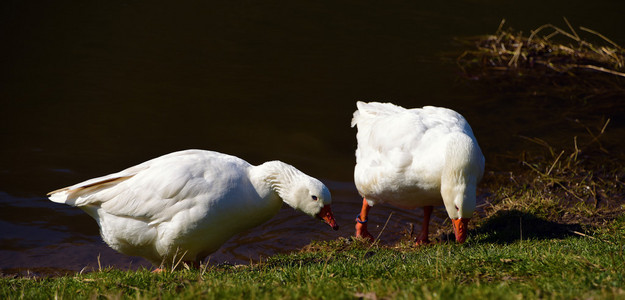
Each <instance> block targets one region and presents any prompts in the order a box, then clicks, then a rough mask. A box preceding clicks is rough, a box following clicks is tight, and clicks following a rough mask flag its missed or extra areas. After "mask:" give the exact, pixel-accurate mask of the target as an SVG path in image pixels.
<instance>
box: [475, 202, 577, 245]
mask: <svg viewBox="0 0 625 300" xmlns="http://www.w3.org/2000/svg"><path fill="white" fill-rule="evenodd" d="M573 231H582V227H581V226H580V225H579V224H560V223H556V222H552V221H547V220H545V219H542V218H540V217H537V216H535V215H533V214H530V213H526V212H522V211H519V210H506V211H499V212H497V213H495V214H494V215H492V216H490V217H489V218H488V220H487V221H486V222H484V223H483V224H482V225H481V226H480V227H479V228H477V229H476V230H474V231H473V232H472V233H469V234H470V235H472V234H473V235H475V236H479V237H480V241H481V242H490V243H502V244H508V243H513V242H516V241H519V240H526V239H562V238H565V237H569V236H577V235H576V234H575V233H573Z"/></svg>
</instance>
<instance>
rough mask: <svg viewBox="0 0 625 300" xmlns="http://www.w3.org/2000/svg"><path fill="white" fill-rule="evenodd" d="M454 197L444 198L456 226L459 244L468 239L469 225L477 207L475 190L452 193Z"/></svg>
mask: <svg viewBox="0 0 625 300" xmlns="http://www.w3.org/2000/svg"><path fill="white" fill-rule="evenodd" d="M452 194H454V196H453V197H443V203H444V204H445V209H446V210H447V214H448V215H449V218H450V219H451V223H452V224H453V226H454V235H455V236H456V241H457V242H458V243H464V241H465V240H466V239H467V232H468V228H467V227H468V225H469V221H470V220H471V216H473V212H474V211H475V206H476V195H475V189H467V190H464V191H463V192H459V193H452Z"/></svg>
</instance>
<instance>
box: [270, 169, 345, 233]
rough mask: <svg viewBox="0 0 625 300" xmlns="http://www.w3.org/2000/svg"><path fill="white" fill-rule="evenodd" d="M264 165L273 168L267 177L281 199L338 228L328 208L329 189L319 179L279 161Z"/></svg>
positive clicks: (329, 201)
mask: <svg viewBox="0 0 625 300" xmlns="http://www.w3.org/2000/svg"><path fill="white" fill-rule="evenodd" d="M265 165H269V166H271V168H272V169H274V171H273V172H272V175H271V176H269V178H268V179H269V182H270V184H271V186H272V189H273V190H274V191H276V192H277V193H278V195H279V196H280V198H282V201H284V202H285V203H286V204H288V205H289V206H291V207H293V208H294V209H296V210H299V211H302V212H303V213H305V214H307V215H310V216H312V217H316V218H318V219H321V220H323V221H324V222H325V223H326V224H328V225H330V227H332V229H334V230H338V229H339V226H338V225H337V224H336V220H335V219H334V215H332V209H331V208H330V204H331V203H332V196H331V195H330V190H328V188H327V187H326V186H325V185H324V184H323V183H322V182H321V181H319V180H318V179H316V178H313V177H311V176H308V175H306V174H304V173H302V172H301V171H299V170H297V169H296V168H295V167H293V166H290V165H287V164H284V163H281V162H279V161H274V162H271V163H266V164H265Z"/></svg>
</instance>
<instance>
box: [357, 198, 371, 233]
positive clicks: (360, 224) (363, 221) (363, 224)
mask: <svg viewBox="0 0 625 300" xmlns="http://www.w3.org/2000/svg"><path fill="white" fill-rule="evenodd" d="M370 209H371V206H369V204H368V203H367V200H366V199H364V198H363V199H362V210H360V215H358V217H356V237H363V238H366V239H368V240H370V241H371V242H373V236H372V235H371V234H370V233H369V231H368V230H367V221H368V219H369V218H368V215H369V210H370Z"/></svg>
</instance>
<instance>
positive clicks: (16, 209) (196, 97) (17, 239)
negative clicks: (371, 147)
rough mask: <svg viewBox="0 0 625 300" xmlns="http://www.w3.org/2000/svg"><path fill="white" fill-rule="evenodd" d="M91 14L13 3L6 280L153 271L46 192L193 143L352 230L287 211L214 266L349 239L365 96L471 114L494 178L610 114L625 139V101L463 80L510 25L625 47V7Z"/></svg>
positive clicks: (402, 218) (228, 248)
mask: <svg viewBox="0 0 625 300" xmlns="http://www.w3.org/2000/svg"><path fill="white" fill-rule="evenodd" d="M42 2H43V1H42ZM81 2H83V1H48V2H43V3H36V2H34V1H4V2H2V3H1V4H0V38H1V40H2V44H3V46H2V47H0V48H1V49H0V56H1V58H0V62H1V63H2V68H0V101H1V102H0V103H1V110H0V113H1V118H0V138H1V142H0V143H1V144H0V269H5V270H6V269H9V268H43V267H46V268H63V269H70V270H80V269H81V268H83V267H85V266H91V267H94V266H97V264H98V256H100V262H101V263H102V265H114V266H117V267H135V266H138V265H146V263H145V261H143V260H141V259H137V258H130V257H127V256H124V255H120V254H117V253H115V252H114V251H112V250H110V249H109V248H108V247H107V246H106V245H105V244H103V242H102V241H101V240H100V238H99V236H98V228H97V225H96V224H95V222H94V221H93V220H91V219H90V218H89V217H88V216H87V215H86V214H84V213H83V212H82V211H81V210H79V209H75V208H71V207H66V206H63V205H57V204H53V203H51V202H49V201H48V200H47V199H46V198H45V194H46V193H47V192H49V191H51V190H54V189H57V188H60V187H64V186H67V185H70V184H73V183H77V182H79V181H82V180H85V179H88V178H91V177H95V176H100V175H105V174H108V173H111V172H115V171H118V170H120V169H123V168H125V167H128V166H131V165H133V164H137V163H140V162H142V161H145V160H147V159H150V158H153V157H156V156H159V155H162V154H165V153H168V152H172V151H176V150H181V149H188V148H199V149H209V150H215V151H220V152H224V153H229V154H233V155H236V156H239V157H241V158H244V159H246V160H248V161H249V162H250V163H253V164H258V163H262V162H264V161H267V160H273V159H279V160H282V161H285V162H287V163H290V164H293V165H295V166H296V167H297V168H299V169H300V170H302V171H304V172H306V173H308V174H309V175H312V176H314V177H317V178H319V179H321V180H322V181H324V182H325V183H326V184H327V185H328V186H329V187H330V189H331V191H332V193H333V197H334V201H335V203H334V205H333V206H334V207H333V210H334V212H335V216H336V217H337V221H338V222H339V224H340V225H341V230H340V231H338V232H333V231H331V230H330V229H329V228H327V226H324V225H323V224H321V223H319V222H318V221H317V220H313V219H311V218H309V217H307V216H305V215H303V214H301V213H297V212H295V211H293V210H292V209H290V208H284V209H283V210H282V211H281V213H280V214H279V215H278V216H276V217H275V218H273V219H272V220H271V221H269V222H268V223H266V224H264V225H263V226H261V227H259V228H256V229H254V230H252V231H250V232H246V233H243V234H241V235H239V236H237V237H235V238H233V239H232V240H231V241H229V242H228V243H227V244H226V245H224V247H222V249H221V250H220V251H219V252H218V253H216V254H215V255H213V256H211V261H212V262H218V263H220V262H226V261H229V262H236V263H241V262H246V261H249V260H250V259H258V258H259V257H267V256H269V255H271V254H273V253H276V252H287V251H292V250H296V249H298V248H300V247H302V246H303V245H306V244H307V243H309V242H310V241H311V240H325V239H334V238H336V237H338V236H344V237H347V236H350V235H352V234H353V225H354V222H353V219H354V217H355V215H356V214H357V213H358V209H359V207H360V204H361V202H360V201H361V200H360V198H359V197H358V194H357V192H356V190H355V188H354V186H353V184H352V172H353V166H354V161H355V159H354V150H355V147H356V144H355V130H354V129H352V128H350V126H349V124H350V120H351V114H352V112H353V111H354V110H355V102H356V101H357V100H364V101H390V102H394V103H397V104H400V105H403V106H407V107H418V106H423V105H438V106H446V107H450V108H453V109H455V110H457V111H459V112H460V113H462V114H463V115H464V116H465V117H466V118H467V119H468V120H469V122H470V123H471V124H472V126H473V129H474V131H475V134H476V136H477V138H478V141H479V142H480V144H481V146H482V149H483V151H484V153H485V155H486V158H487V169H489V170H494V171H501V170H508V169H509V168H510V166H511V165H510V161H512V160H511V159H510V158H511V157H515V156H516V155H518V154H519V153H520V152H522V151H523V150H525V149H526V148H528V147H535V146H534V145H531V144H528V143H527V142H526V141H524V140H522V139H520V138H519V137H518V136H519V135H523V136H530V137H540V138H543V139H546V140H549V141H550V142H551V143H553V144H554V145H570V144H572V141H573V136H576V135H582V134H584V133H585V131H586V129H585V128H584V127H585V126H588V127H591V128H593V129H595V128H596V127H597V126H599V125H602V122H603V121H602V120H603V119H604V118H612V122H611V123H610V127H609V130H608V136H607V137H606V138H607V139H608V140H609V141H612V143H615V144H619V143H622V142H620V140H621V139H622V136H623V128H624V127H625V124H623V121H618V120H619V117H621V119H622V116H623V113H624V112H623V104H622V102H623V100H624V99H621V98H617V99H613V101H612V102H608V103H602V104H596V103H590V102H589V103H584V102H571V103H568V102H558V101H555V100H552V99H544V98H531V97H530V98H527V97H525V98H523V97H518V96H515V94H514V93H507V92H506V91H497V90H496V89H488V88H484V87H483V86H482V87H480V86H479V85H477V84H473V83H471V82H466V81H464V80H462V79H460V73H459V69H458V67H457V66H456V64H455V57H457V55H458V54H460V53H461V52H462V49H463V48H462V47H460V44H459V43H457V42H455V41H454V38H455V37H462V36H472V35H479V34H486V33H493V32H494V31H495V30H496V28H497V26H498V25H499V22H500V21H501V19H502V18H505V19H506V20H507V23H508V24H510V25H511V26H513V27H514V28H516V29H518V30H523V31H524V32H529V30H531V29H534V28H536V27H538V26H540V25H542V24H545V23H554V24H557V25H559V26H562V27H564V26H566V25H565V24H564V23H563V22H562V21H561V20H562V19H561V17H562V16H566V17H567V18H568V19H569V20H570V21H571V22H572V23H573V24H575V25H582V26H586V27H590V28H592V29H594V30H596V31H598V32H601V33H603V34H604V35H606V36H608V37H610V38H611V39H612V40H613V41H615V42H617V43H619V44H621V45H624V44H625V18H623V17H622V12H623V11H624V9H625V4H621V2H620V1H607V0H603V1H592V2H589V1H561V3H544V1H542V2H540V1H530V2H524V3H523V4H519V3H518V2H516V1H492V0H482V1H452V2H449V1H447V2H441V3H440V4H439V3H419V2H418V1H392V2H385V3H380V2H373V1H371V2H370V1H339V2H338V3H337V1H315V2H311V3H300V2H298V3H291V2H285V3H280V2H274V1H262V2H260V1H259V2H255V1H228V2H225V3H212V2H214V1H193V2H184V3H173V2H169V1H106V2H95V3H81ZM528 88H531V87H528ZM575 120H578V121H579V122H576V121H575ZM580 122H581V123H580ZM597 124H599V125H597ZM391 211H394V212H395V213H394V214H393V216H392V217H391V219H390V221H389V225H388V227H387V228H386V230H385V234H384V235H383V236H382V240H383V241H384V242H392V241H394V240H396V239H398V238H399V236H400V232H401V231H402V230H405V229H406V228H407V226H408V223H411V222H412V223H418V220H419V219H420V216H421V214H422V213H421V211H405V210H397V209H391V208H389V207H384V206H380V207H378V206H376V207H375V208H374V209H373V210H372V214H373V215H372V223H374V224H379V225H380V226H382V225H383V224H384V222H385V221H386V219H387V217H388V216H389V213H390V212H391ZM437 216H438V217H437V218H436V220H435V221H436V223H437V224H442V225H441V226H447V225H445V224H446V223H443V220H444V218H445V216H444V213H442V211H438V212H437ZM379 231H380V228H373V230H372V232H373V233H374V234H377V233H378V232H379Z"/></svg>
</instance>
